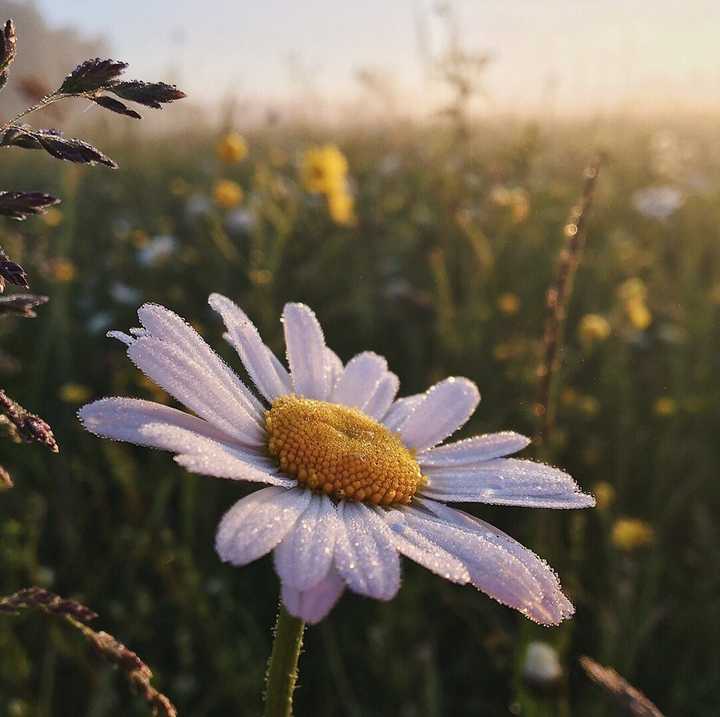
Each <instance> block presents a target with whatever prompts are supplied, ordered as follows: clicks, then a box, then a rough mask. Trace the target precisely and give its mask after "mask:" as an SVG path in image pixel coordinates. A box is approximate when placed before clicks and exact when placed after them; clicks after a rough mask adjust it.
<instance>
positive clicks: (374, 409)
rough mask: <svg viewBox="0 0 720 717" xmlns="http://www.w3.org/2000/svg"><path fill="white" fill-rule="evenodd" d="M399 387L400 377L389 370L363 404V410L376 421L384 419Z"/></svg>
mask: <svg viewBox="0 0 720 717" xmlns="http://www.w3.org/2000/svg"><path fill="white" fill-rule="evenodd" d="M399 388H400V379H399V378H398V377H397V376H396V375H395V374H394V373H391V372H390V371H388V372H387V373H386V374H385V375H384V376H383V377H382V378H381V379H380V381H379V382H378V384H377V386H376V387H375V391H374V393H373V395H372V396H370V399H369V400H368V402H367V403H366V404H365V406H363V411H364V412H365V413H366V414H367V415H368V416H370V418H374V419H375V420H376V421H380V420H382V417H383V416H384V415H385V414H386V413H387V412H388V409H389V408H390V406H391V405H392V402H393V400H394V399H395V394H397V392H398V389H399Z"/></svg>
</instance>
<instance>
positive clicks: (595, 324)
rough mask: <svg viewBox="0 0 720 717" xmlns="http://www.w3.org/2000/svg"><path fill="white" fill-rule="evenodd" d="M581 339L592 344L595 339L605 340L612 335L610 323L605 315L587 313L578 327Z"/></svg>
mask: <svg viewBox="0 0 720 717" xmlns="http://www.w3.org/2000/svg"><path fill="white" fill-rule="evenodd" d="M578 334H579V335H580V340H581V341H582V342H583V343H585V344H587V345H590V344H592V343H594V342H595V341H605V339H606V338H607V337H608V336H610V324H609V322H608V320H607V319H606V318H605V317H604V316H600V314H586V315H585V316H583V317H582V319H581V320H580V326H579V327H578Z"/></svg>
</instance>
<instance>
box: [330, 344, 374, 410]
mask: <svg viewBox="0 0 720 717" xmlns="http://www.w3.org/2000/svg"><path fill="white" fill-rule="evenodd" d="M386 372H387V361H385V359H384V358H383V357H382V356H378V355H377V354H374V353H372V351H365V352H363V353H361V354H358V355H357V356H354V357H353V358H351V359H350V361H348V363H347V366H345V370H344V371H343V372H342V375H341V376H340V378H339V379H338V382H337V383H336V384H335V389H334V390H333V392H332V396H331V400H332V402H333V403H340V404H342V405H343V406H352V407H353V408H360V409H362V408H363V407H364V406H365V404H366V403H367V402H368V400H369V399H370V398H371V397H372V395H373V393H375V390H376V388H377V385H378V383H379V382H380V379H381V378H382V377H383V376H384V375H385V373H386Z"/></svg>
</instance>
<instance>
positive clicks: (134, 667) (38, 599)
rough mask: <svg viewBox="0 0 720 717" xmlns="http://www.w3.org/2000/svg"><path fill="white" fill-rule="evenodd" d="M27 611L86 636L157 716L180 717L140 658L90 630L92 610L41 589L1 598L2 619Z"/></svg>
mask: <svg viewBox="0 0 720 717" xmlns="http://www.w3.org/2000/svg"><path fill="white" fill-rule="evenodd" d="M24 610H38V611H40V612H41V613H43V614H45V615H52V616H55V617H58V618H60V619H62V620H64V621H65V622H66V623H67V624H69V625H71V626H72V627H73V628H75V629H76V630H77V631H78V632H80V633H81V634H82V636H83V637H84V638H85V639H86V640H87V642H88V643H89V644H90V645H91V647H93V649H94V650H95V651H96V652H97V654H98V655H100V656H101V657H103V658H104V659H106V660H108V661H109V662H110V663H112V664H113V665H115V666H116V667H118V668H120V670H122V671H123V672H124V673H125V675H126V677H127V679H128V682H129V683H130V684H131V685H132V687H133V689H135V690H136V691H137V692H138V693H139V694H140V695H142V697H143V699H144V700H145V701H146V702H147V703H148V705H150V706H151V707H152V713H153V715H156V716H157V717H177V711H176V709H175V707H174V706H173V704H172V702H171V701H170V700H169V699H168V698H167V697H166V696H165V695H164V694H162V693H161V692H158V691H157V690H156V689H155V688H154V687H153V686H152V685H151V684H150V681H151V680H152V677H153V674H152V671H151V670H150V668H149V667H148V666H147V665H146V664H145V663H144V662H143V661H142V660H141V659H140V657H138V656H137V655H136V654H135V653H134V652H133V651H132V650H130V649H128V648H127V647H125V645H123V644H122V643H121V642H119V641H118V640H117V639H116V638H115V637H113V636H112V635H110V634H109V633H107V632H97V631H96V630H94V629H93V628H91V627H89V625H88V624H87V623H89V622H92V621H93V620H95V619H97V614H96V613H94V612H93V611H92V610H90V608H88V607H85V605H82V604H81V603H78V602H76V601H75V600H67V599H65V598H61V597H60V596H59V595H55V594H54V593H51V592H48V591H47V590H44V589H42V588H37V587H33V588H25V589H23V590H19V591H18V592H16V593H14V594H13V595H9V596H7V597H4V598H0V615H1V614H5V615H16V614H18V613H20V612H22V611H24Z"/></svg>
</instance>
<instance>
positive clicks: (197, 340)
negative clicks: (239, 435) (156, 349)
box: [137, 304, 264, 421]
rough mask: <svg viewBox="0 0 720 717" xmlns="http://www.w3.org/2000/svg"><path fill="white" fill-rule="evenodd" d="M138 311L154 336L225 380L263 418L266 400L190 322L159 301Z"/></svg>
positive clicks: (250, 408) (255, 414)
mask: <svg viewBox="0 0 720 717" xmlns="http://www.w3.org/2000/svg"><path fill="white" fill-rule="evenodd" d="M137 313H138V318H139V319H140V323H141V324H142V325H143V326H144V327H145V329H146V330H147V331H148V332H149V333H150V334H151V335H152V336H154V337H155V338H158V339H161V340H162V341H167V342H168V343H169V344H172V345H173V346H175V347H176V348H178V349H181V350H183V351H185V352H186V353H187V354H188V355H189V356H190V357H191V358H192V360H193V361H194V362H195V363H197V364H199V365H200V366H202V367H204V368H205V369H206V372H207V373H209V374H212V375H213V376H214V377H215V379H216V380H217V381H219V382H221V383H222V384H223V385H224V387H225V389H226V390H227V392H228V393H229V394H230V395H233V396H235V397H236V400H238V401H239V402H240V403H242V405H243V408H244V409H245V410H246V411H247V412H248V413H249V414H250V415H251V416H253V417H254V418H255V419H256V420H259V421H262V418H263V413H264V408H263V406H262V404H261V403H260V402H259V401H258V400H257V398H255V396H253V394H252V393H251V392H250V391H249V390H248V388H247V387H246V386H245V385H244V384H243V382H242V381H241V380H240V379H239V378H238V377H237V376H236V375H235V374H234V373H233V371H232V369H231V368H230V367H229V366H227V364H225V362H224V361H223V360H222V359H221V358H220V357H219V356H218V355H217V354H216V353H215V352H214V351H213V350H212V349H211V348H210V347H209V346H208V345H207V344H206V343H205V341H204V340H203V338H202V337H201V336H200V334H198V332H197V331H195V329H193V327H192V326H190V324H188V323H187V322H186V321H185V320H184V319H182V318H180V317H179V316H178V315H177V314H175V313H174V312H172V311H170V309H166V308H165V307H164V306H160V305H159V304H143V305H142V306H141V307H140V308H139V309H138V312H137Z"/></svg>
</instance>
